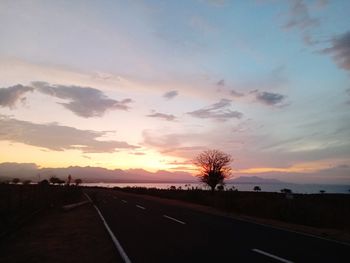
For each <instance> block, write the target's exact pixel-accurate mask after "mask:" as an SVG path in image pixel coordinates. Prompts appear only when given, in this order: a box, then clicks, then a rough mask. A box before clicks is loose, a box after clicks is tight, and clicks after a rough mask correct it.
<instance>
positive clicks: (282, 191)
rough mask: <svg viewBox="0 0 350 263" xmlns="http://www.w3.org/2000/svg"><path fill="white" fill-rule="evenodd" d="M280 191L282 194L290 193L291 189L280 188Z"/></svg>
mask: <svg viewBox="0 0 350 263" xmlns="http://www.w3.org/2000/svg"><path fill="white" fill-rule="evenodd" d="M281 193H284V194H291V193H292V190H290V189H288V188H283V189H281Z"/></svg>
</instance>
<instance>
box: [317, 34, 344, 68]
mask: <svg viewBox="0 0 350 263" xmlns="http://www.w3.org/2000/svg"><path fill="white" fill-rule="evenodd" d="M331 43H332V46H331V47H330V48H326V49H324V50H323V51H322V52H323V53H326V54H330V55H332V56H333V59H334V60H335V61H336V63H337V64H338V65H339V67H340V68H342V69H345V70H349V71H350V31H348V32H346V33H344V34H342V35H340V36H337V37H335V38H333V39H332V41H331Z"/></svg>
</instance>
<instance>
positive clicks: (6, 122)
mask: <svg viewBox="0 0 350 263" xmlns="http://www.w3.org/2000/svg"><path fill="white" fill-rule="evenodd" d="M0 126H1V131H0V140H1V141H11V142H17V143H24V144H27V145H32V146H36V147H42V148H46V149H49V150H54V151H63V150H80V151H82V152H84V153H103V152H114V151H116V150H117V149H135V148H138V147H137V146H133V145H130V144H128V143H126V142H123V141H102V140H98V138H101V137H103V136H104V135H106V134H107V132H105V131H91V130H79V129H76V128H73V127H68V126H61V125H58V124H56V123H50V124H36V123H32V122H28V121H21V120H16V119H12V118H8V117H4V116H0Z"/></svg>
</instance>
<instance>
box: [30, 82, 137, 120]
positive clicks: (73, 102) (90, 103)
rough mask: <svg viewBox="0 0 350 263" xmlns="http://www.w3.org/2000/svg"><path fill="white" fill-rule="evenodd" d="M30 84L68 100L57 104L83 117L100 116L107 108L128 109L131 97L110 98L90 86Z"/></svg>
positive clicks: (38, 89)
mask: <svg viewBox="0 0 350 263" xmlns="http://www.w3.org/2000/svg"><path fill="white" fill-rule="evenodd" d="M32 85H33V87H34V88H35V89H36V90H37V91H39V92H41V93H44V94H47V95H49V96H53V97H57V98H60V99H66V100H70V102H67V103H59V104H61V105H63V106H64V107H65V108H66V109H68V110H70V111H72V112H73V113H75V114H76V115H78V116H80V117H84V118H89V117H101V116H102V115H103V114H104V113H105V112H106V111H107V110H113V109H117V110H128V109H129V106H128V104H129V103H131V102H132V100H131V99H124V100H121V101H117V100H114V99H110V98H108V97H107V96H106V95H105V94H104V93H102V92H101V91H100V90H98V89H94V88H90V87H80V86H65V85H50V84H48V83H46V82H33V83H32Z"/></svg>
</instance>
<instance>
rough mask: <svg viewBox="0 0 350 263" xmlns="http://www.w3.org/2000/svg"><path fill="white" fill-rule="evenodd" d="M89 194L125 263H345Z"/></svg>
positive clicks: (272, 232) (129, 200)
mask: <svg viewBox="0 0 350 263" xmlns="http://www.w3.org/2000/svg"><path fill="white" fill-rule="evenodd" d="M86 193H87V194H88V195H89V196H93V195H94V193H95V198H94V199H95V200H96V206H97V207H98V208H99V210H100V212H101V214H102V215H103V217H104V219H105V220H106V223H107V224H108V226H109V228H110V230H111V232H113V234H114V236H115V237H116V239H117V240H118V242H119V244H120V246H121V247H122V249H123V252H124V253H125V254H126V255H127V258H128V259H129V260H130V261H131V262H348V260H349V253H350V246H349V245H346V244H341V243H337V242H332V241H328V240H325V239H320V238H316V237H312V236H306V235H302V234H298V233H294V232H289V231H283V230H279V229H275V228H272V227H268V226H263V225H258V224H255V223H250V222H245V221H240V220H235V219H232V218H228V217H223V216H217V215H212V214H208V213H203V212H198V211H195V210H192V209H190V208H185V207H182V206H175V205H171V204H166V203H164V202H159V201H157V199H155V200H149V199H147V198H144V197H143V196H142V195H132V194H129V193H123V192H121V191H114V190H103V189H100V190H92V189H91V190H86Z"/></svg>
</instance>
